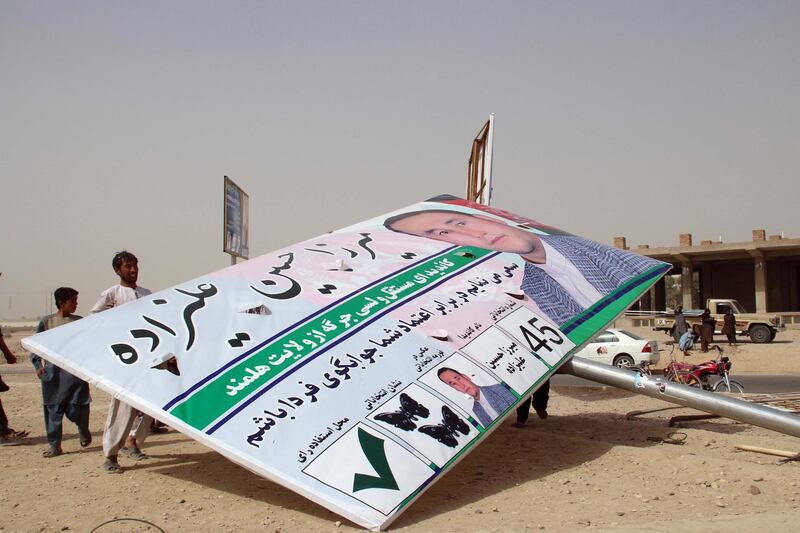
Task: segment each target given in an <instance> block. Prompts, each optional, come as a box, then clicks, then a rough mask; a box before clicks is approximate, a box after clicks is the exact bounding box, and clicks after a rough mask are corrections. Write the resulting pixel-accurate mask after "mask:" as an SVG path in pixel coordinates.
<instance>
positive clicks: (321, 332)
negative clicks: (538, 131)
mask: <svg viewBox="0 0 800 533" xmlns="http://www.w3.org/2000/svg"><path fill="white" fill-rule="evenodd" d="M490 253H492V252H491V251H489V250H483V249H481V248H472V247H460V248H456V249H454V250H452V251H450V252H449V253H447V254H445V255H442V256H439V257H437V258H435V259H431V260H429V261H426V262H424V263H422V264H420V265H418V266H416V267H414V268H412V269H410V270H407V271H405V272H402V273H400V274H398V275H396V276H394V277H391V278H389V279H387V280H385V281H383V282H382V283H379V284H377V285H375V286H374V287H371V288H370V289H368V290H366V291H364V292H362V293H360V294H358V295H356V296H355V297H353V298H351V299H349V300H347V301H345V302H343V303H341V304H340V305H338V306H336V307H333V308H331V309H329V310H328V311H326V312H325V313H323V314H321V315H319V316H317V317H314V318H313V319H311V320H309V321H307V322H305V323H303V324H301V325H300V326H298V327H297V328H295V329H293V330H292V331H290V332H287V333H286V334H285V335H283V336H281V337H280V338H278V339H276V340H274V341H273V342H271V343H270V344H268V345H266V346H264V347H263V348H261V349H259V350H258V351H256V352H254V353H252V354H251V355H250V356H249V357H247V358H246V359H244V360H242V361H240V362H239V363H238V364H236V365H234V366H233V367H231V368H230V369H228V370H226V371H225V372H223V373H222V374H220V375H219V376H217V377H216V378H215V379H214V380H212V381H210V382H208V383H207V384H206V385H205V386H204V387H203V388H201V389H199V390H197V391H196V392H195V393H194V394H192V395H191V396H189V397H188V398H187V399H186V400H184V401H183V402H182V403H180V404H179V405H177V406H175V407H173V408H172V409H171V410H170V413H171V414H172V415H174V416H176V417H177V418H179V419H181V420H183V421H184V422H186V423H187V424H189V425H190V426H192V427H194V428H196V429H199V430H202V429H204V428H206V427H207V426H208V425H209V424H211V423H212V422H213V421H214V420H216V419H217V418H219V417H220V416H222V415H223V414H224V413H225V412H227V411H228V410H230V409H231V408H233V407H234V406H236V405H237V404H239V403H240V402H242V401H244V400H245V399H246V398H247V397H248V396H250V395H251V394H252V393H253V392H255V391H257V390H258V389H260V388H261V387H262V386H264V385H266V384H267V383H269V381H270V380H272V379H273V378H275V377H276V376H277V375H279V374H280V373H282V372H284V371H285V370H286V369H287V368H289V367H290V366H292V365H293V364H294V363H295V362H297V361H299V360H301V359H303V358H305V357H308V356H309V355H311V354H313V353H314V352H316V351H318V349H322V348H324V347H325V346H326V345H328V344H330V343H331V341H333V340H334V339H337V338H338V337H341V336H342V335H344V334H346V333H348V332H351V331H353V330H355V329H356V328H357V327H358V326H359V323H363V322H367V321H369V320H370V319H372V317H374V316H375V315H377V314H378V313H380V312H381V311H383V310H384V309H386V308H388V307H390V306H392V305H394V304H396V303H398V302H402V301H406V300H408V299H409V298H410V297H412V296H413V295H414V294H416V293H418V292H420V291H422V290H424V289H425V288H426V287H428V286H430V285H431V284H432V283H435V282H437V281H440V280H442V279H444V278H446V277H447V276H449V275H451V274H452V273H454V272H456V271H458V270H459V269H461V268H462V267H464V266H466V265H468V264H470V263H472V262H474V261H476V260H478V259H481V258H482V257H485V256H486V255H488V254H490Z"/></svg>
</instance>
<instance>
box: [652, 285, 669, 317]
mask: <svg viewBox="0 0 800 533" xmlns="http://www.w3.org/2000/svg"><path fill="white" fill-rule="evenodd" d="M666 308H667V284H666V282H665V281H664V278H661V279H660V280H658V281H657V282H656V284H655V297H654V298H653V310H654V311H664V310H666Z"/></svg>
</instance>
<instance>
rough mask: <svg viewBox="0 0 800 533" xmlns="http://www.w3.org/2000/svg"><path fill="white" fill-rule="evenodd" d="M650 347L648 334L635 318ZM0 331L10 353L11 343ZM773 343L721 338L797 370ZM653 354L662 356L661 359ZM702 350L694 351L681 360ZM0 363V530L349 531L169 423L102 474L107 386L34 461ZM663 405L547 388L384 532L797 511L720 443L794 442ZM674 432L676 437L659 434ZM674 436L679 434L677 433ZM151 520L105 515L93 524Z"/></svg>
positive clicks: (26, 387)
mask: <svg viewBox="0 0 800 533" xmlns="http://www.w3.org/2000/svg"><path fill="white" fill-rule="evenodd" d="M637 331H639V332H640V333H644V334H646V335H649V336H650V337H654V338H655V339H656V340H658V341H659V342H660V343H662V342H663V341H664V340H666V337H662V334H654V333H653V332H650V331H649V330H637ZM21 336H22V335H20V334H15V335H13V336H11V338H9V339H7V341H8V342H9V345H10V346H11V347H12V349H13V350H14V352H15V353H16V354H17V355H18V357H20V364H22V365H28V364H29V363H28V362H27V360H26V359H25V358H24V357H22V356H23V353H22V350H21V347H20V346H19V344H18V339H19V338H20V337H21ZM776 341H777V342H776V343H773V344H770V345H752V344H749V343H748V342H744V343H742V344H741V345H740V346H738V347H735V348H733V349H731V350H726V354H728V355H730V356H731V357H732V359H733V360H734V373H735V372H736V371H745V372H754V371H759V372H773V373H778V372H780V373H786V372H788V373H797V375H798V390H799V391H800V351H799V350H798V346H800V331H798V330H792V331H789V332H787V333H786V334H783V335H779V337H778V339H776ZM662 357H666V353H664V354H663V355H662ZM695 358H696V360H697V361H700V360H702V359H701V358H702V354H698V355H694V356H692V360H694V359H695ZM8 370H9V369H8V367H6V366H4V365H0V373H3V374H4V379H5V381H6V382H7V383H9V385H10V386H11V387H12V389H11V390H10V391H9V392H6V393H3V395H2V397H0V399H2V401H3V405H4V406H5V409H6V412H7V413H8V415H9V419H10V421H11V425H12V427H14V428H15V429H20V430H28V431H30V436H29V437H28V438H27V439H26V440H23V441H22V442H21V443H19V444H17V445H7V446H2V447H0V479H2V480H3V489H4V490H3V491H2V492H0V517H2V518H1V519H0V530H2V531H86V532H88V531H92V530H93V528H96V527H97V526H99V525H101V524H103V523H104V522H107V521H109V520H112V519H115V518H123V517H125V518H134V519H139V520H146V521H148V522H151V523H152V524H154V525H156V526H158V527H159V528H161V529H162V530H164V531H170V532H171V531H269V532H278V531H281V532H282V531H286V532H289V531H328V532H334V531H352V530H360V528H358V527H357V526H354V525H353V524H351V523H350V522H348V521H346V520H344V519H342V518H340V517H338V516H337V515H335V514H333V513H331V512H329V511H327V510H325V509H323V508H321V507H319V506H318V505H316V504H314V503H311V502H309V501H308V500H306V499H304V498H302V497H301V496H298V495H296V494H294V493H293V492H291V491H289V490H288V489H284V488H283V487H280V486H278V485H276V484H274V483H272V482H270V481H267V480H264V479H262V478H260V477H258V476H256V475H255V474H252V473H250V472H249V471H247V470H245V469H243V468H241V467H239V466H237V465H235V464H233V463H231V462H230V461H228V460H226V459H224V458H223V457H221V456H219V455H218V454H217V453H216V452H213V451H211V450H209V449H207V448H205V447H204V446H202V445H200V444H198V443H196V442H194V441H192V440H191V439H189V438H187V437H185V436H183V435H181V434H180V433H177V432H175V431H170V432H168V433H166V434H160V435H154V436H151V437H150V438H149V439H148V440H147V442H146V443H145V446H144V450H145V452H146V453H148V454H149V456H150V458H149V459H147V460H145V461H141V462H139V463H131V462H130V461H127V462H126V461H125V459H124V458H122V459H121V461H122V464H123V466H124V467H126V472H125V473H124V474H122V475H111V474H106V473H104V472H102V471H101V469H100V464H101V463H102V460H103V458H102V450H101V447H100V437H101V435H100V432H101V430H102V423H103V420H104V419H105V414H106V413H105V411H106V407H107V405H108V399H109V398H108V395H106V394H105V393H103V392H101V391H99V390H94V391H93V396H94V402H93V403H92V429H93V435H94V439H95V444H93V445H92V446H91V447H90V448H89V449H88V450H85V451H80V450H79V446H78V438H77V435H76V433H75V428H74V426H72V425H71V424H68V423H65V440H64V444H63V447H64V451H65V452H66V453H65V454H64V455H62V456H60V457H57V458H53V459H45V458H43V457H42V456H41V452H42V451H43V450H44V449H45V448H46V446H47V443H46V440H45V438H44V434H43V422H42V420H41V417H42V415H41V407H40V401H41V400H40V388H39V383H38V381H37V379H36V378H35V376H34V375H33V373H29V372H26V373H9V372H8ZM670 405H671V404H667V403H664V402H661V401H659V400H655V399H650V398H646V397H643V396H638V395H633V394H630V393H627V392H624V391H619V390H616V389H605V388H600V387H598V388H572V387H561V388H559V387H554V388H553V393H552V395H551V407H550V409H549V410H550V415H551V416H550V417H549V418H548V419H547V420H543V421H542V420H538V419H537V418H536V416H535V415H533V418H532V420H531V421H529V423H528V425H527V426H526V427H525V428H522V429H516V428H514V427H512V426H511V421H507V422H506V423H505V424H504V425H503V426H502V427H501V428H499V429H498V430H497V431H495V432H494V433H493V434H492V435H491V436H490V437H489V438H488V439H487V441H486V442H484V443H483V444H481V445H480V446H479V447H478V448H477V449H476V450H475V451H474V452H473V453H471V454H470V455H469V456H468V457H467V458H465V459H464V460H463V461H462V462H461V463H459V464H458V465H457V466H456V467H454V468H453V469H452V470H451V471H450V472H449V473H448V474H447V475H445V476H444V477H443V479H441V481H439V482H438V483H436V484H435V485H434V486H433V487H432V488H431V489H430V490H428V491H427V492H426V493H425V494H424V495H423V496H422V497H421V498H420V499H419V500H418V501H417V502H416V503H414V504H413V505H412V506H411V507H410V508H409V509H408V510H407V511H406V512H405V513H403V514H402V515H401V516H400V517H399V518H398V519H397V521H396V522H395V523H394V524H392V526H391V527H390V529H391V530H393V531H408V532H428V531H453V532H460V531H464V532H467V531H469V532H472V531H503V532H505V531H528V530H550V531H575V530H584V529H585V530H597V531H672V530H678V531H697V532H699V531H703V532H707V531H729V530H734V529H735V530H738V531H788V530H793V529H794V527H796V524H797V522H798V521H800V462H791V463H785V464H781V463H779V458H777V457H773V456H768V455H761V454H756V453H752V452H741V451H736V450H735V449H734V445H736V444H749V445H755V446H764V447H769V448H778V449H783V450H788V451H794V452H800V440H798V439H797V438H794V437H789V436H785V435H781V434H778V433H775V432H772V431H768V430H764V429H760V428H756V427H752V426H749V425H746V424H739V423H734V422H731V421H728V420H725V419H715V420H706V421H698V422H692V423H688V424H685V425H684V427H678V428H669V427H667V425H666V421H667V419H668V418H669V417H670V416H674V415H677V414H690V413H696V412H695V411H691V410H687V409H680V408H676V409H671V410H667V411H661V412H657V413H651V414H647V415H643V416H640V417H636V418H634V419H631V420H628V419H626V416H625V415H626V413H628V412H630V411H632V410H635V409H657V408H660V407H669V406H670ZM673 431H678V432H681V433H684V434H685V435H686V439H685V444H683V445H671V444H666V443H662V442H658V440H659V439H663V438H666V437H668V435H669V434H670V433H671V432H673ZM678 437H680V435H678ZM97 531H98V532H106V533H107V532H111V531H158V529H156V528H155V527H152V526H148V525H146V524H144V523H142V522H134V521H118V522H114V523H111V524H107V525H105V526H102V527H100V528H99V529H97Z"/></svg>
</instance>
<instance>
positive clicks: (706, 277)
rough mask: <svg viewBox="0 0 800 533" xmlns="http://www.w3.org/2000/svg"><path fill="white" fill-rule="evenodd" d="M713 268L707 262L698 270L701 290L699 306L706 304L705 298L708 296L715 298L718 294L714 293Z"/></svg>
mask: <svg viewBox="0 0 800 533" xmlns="http://www.w3.org/2000/svg"><path fill="white" fill-rule="evenodd" d="M713 270H714V269H713V268H712V267H711V265H710V264H709V263H706V264H704V265H703V267H702V269H701V270H700V276H701V279H700V290H701V291H702V292H701V294H700V296H699V298H700V307H705V306H706V300H708V299H709V298H716V297H717V296H718V295H717V294H715V293H714V280H713V277H712V272H713Z"/></svg>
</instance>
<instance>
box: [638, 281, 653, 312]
mask: <svg viewBox="0 0 800 533" xmlns="http://www.w3.org/2000/svg"><path fill="white" fill-rule="evenodd" d="M637 303H638V304H639V310H640V311H652V310H653V288H652V287H651V288H650V290H648V291H647V292H646V293H644V294H642V297H641V298H639V301H638V302H637Z"/></svg>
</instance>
